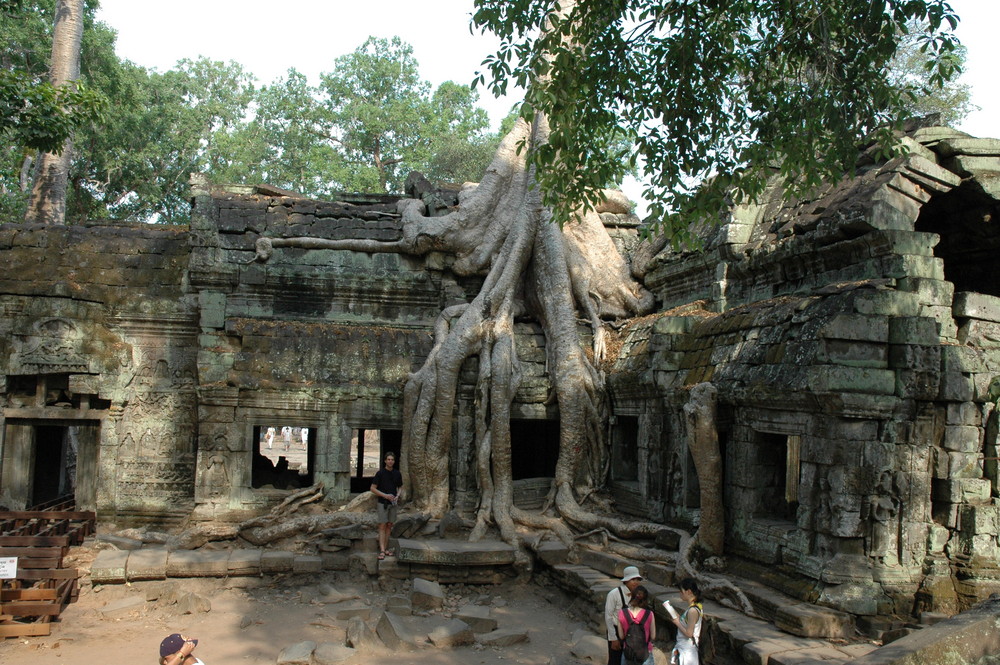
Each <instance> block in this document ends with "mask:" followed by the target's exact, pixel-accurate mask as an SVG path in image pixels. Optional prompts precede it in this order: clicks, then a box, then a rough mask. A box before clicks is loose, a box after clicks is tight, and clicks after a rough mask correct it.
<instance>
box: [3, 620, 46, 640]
mask: <svg viewBox="0 0 1000 665" xmlns="http://www.w3.org/2000/svg"><path fill="white" fill-rule="evenodd" d="M51 629H52V624H50V623H4V624H0V637H35V636H39V635H48V634H49V633H50V632H51Z"/></svg>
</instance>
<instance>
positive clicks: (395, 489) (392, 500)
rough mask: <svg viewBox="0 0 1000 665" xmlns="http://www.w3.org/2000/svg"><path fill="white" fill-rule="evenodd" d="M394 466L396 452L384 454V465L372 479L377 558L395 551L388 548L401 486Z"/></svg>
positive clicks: (401, 477)
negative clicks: (375, 497) (375, 508)
mask: <svg viewBox="0 0 1000 665" xmlns="http://www.w3.org/2000/svg"><path fill="white" fill-rule="evenodd" d="M395 467H396V454H395V453H391V452H389V453H386V454H385V467H384V468H382V469H379V470H378V471H377V472H376V473H375V479H374V480H373V481H372V494H374V495H375V496H377V497H378V558H379V559H384V558H386V557H387V556H393V555H394V554H395V552H393V551H392V550H390V549H389V535H390V534H391V533H392V525H393V524H394V523H395V522H396V504H397V503H398V502H399V490H400V488H401V487H403V474H401V473H400V472H399V469H397V468H395Z"/></svg>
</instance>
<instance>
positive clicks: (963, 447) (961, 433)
mask: <svg viewBox="0 0 1000 665" xmlns="http://www.w3.org/2000/svg"><path fill="white" fill-rule="evenodd" d="M982 439H983V430H982V429H981V428H979V427H974V426H972V425H948V426H946V427H945V428H944V441H943V442H942V445H943V446H944V447H945V448H946V449H947V450H954V451H956V452H960V453H975V452H978V451H979V450H981V449H982Z"/></svg>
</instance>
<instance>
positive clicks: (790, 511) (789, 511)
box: [756, 432, 801, 520]
mask: <svg viewBox="0 0 1000 665" xmlns="http://www.w3.org/2000/svg"><path fill="white" fill-rule="evenodd" d="M800 441H801V439H800V437H798V436H786V435H784V434H772V433H769V432H758V433H757V463H758V468H757V474H756V476H757V478H759V485H758V487H759V497H760V504H759V505H760V508H759V510H758V514H759V515H760V516H761V517H770V518H773V519H779V520H794V519H795V513H796V511H797V510H798V507H799V466H800V463H799V448H800Z"/></svg>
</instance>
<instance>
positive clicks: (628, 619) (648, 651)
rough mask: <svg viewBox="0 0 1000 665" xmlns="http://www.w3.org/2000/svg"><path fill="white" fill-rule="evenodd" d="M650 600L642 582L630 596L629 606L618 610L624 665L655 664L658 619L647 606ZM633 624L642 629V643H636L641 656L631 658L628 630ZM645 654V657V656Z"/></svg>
mask: <svg viewBox="0 0 1000 665" xmlns="http://www.w3.org/2000/svg"><path fill="white" fill-rule="evenodd" d="M648 600H649V591H647V590H646V587H644V586H642V585H641V584H640V585H639V586H637V587H635V588H634V589H632V597H631V598H629V601H628V607H625V608H623V609H621V610H619V612H618V634H619V635H620V636H621V638H622V665H654V664H653V640H655V639H656V620H655V619H654V618H653V612H652V610H650V609H647V608H646V603H647V601H648ZM631 624H636V625H637V626H638V627H639V630H640V631H641V635H642V638H643V640H644V641H643V642H642V644H639V645H636V646H638V647H640V648H639V654H640V655H639V656H638V657H636V658H629V655H630V653H629V651H630V650H629V642H630V641H631V640H629V639H628V631H629V627H630V625H631ZM643 654H645V657H643Z"/></svg>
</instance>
